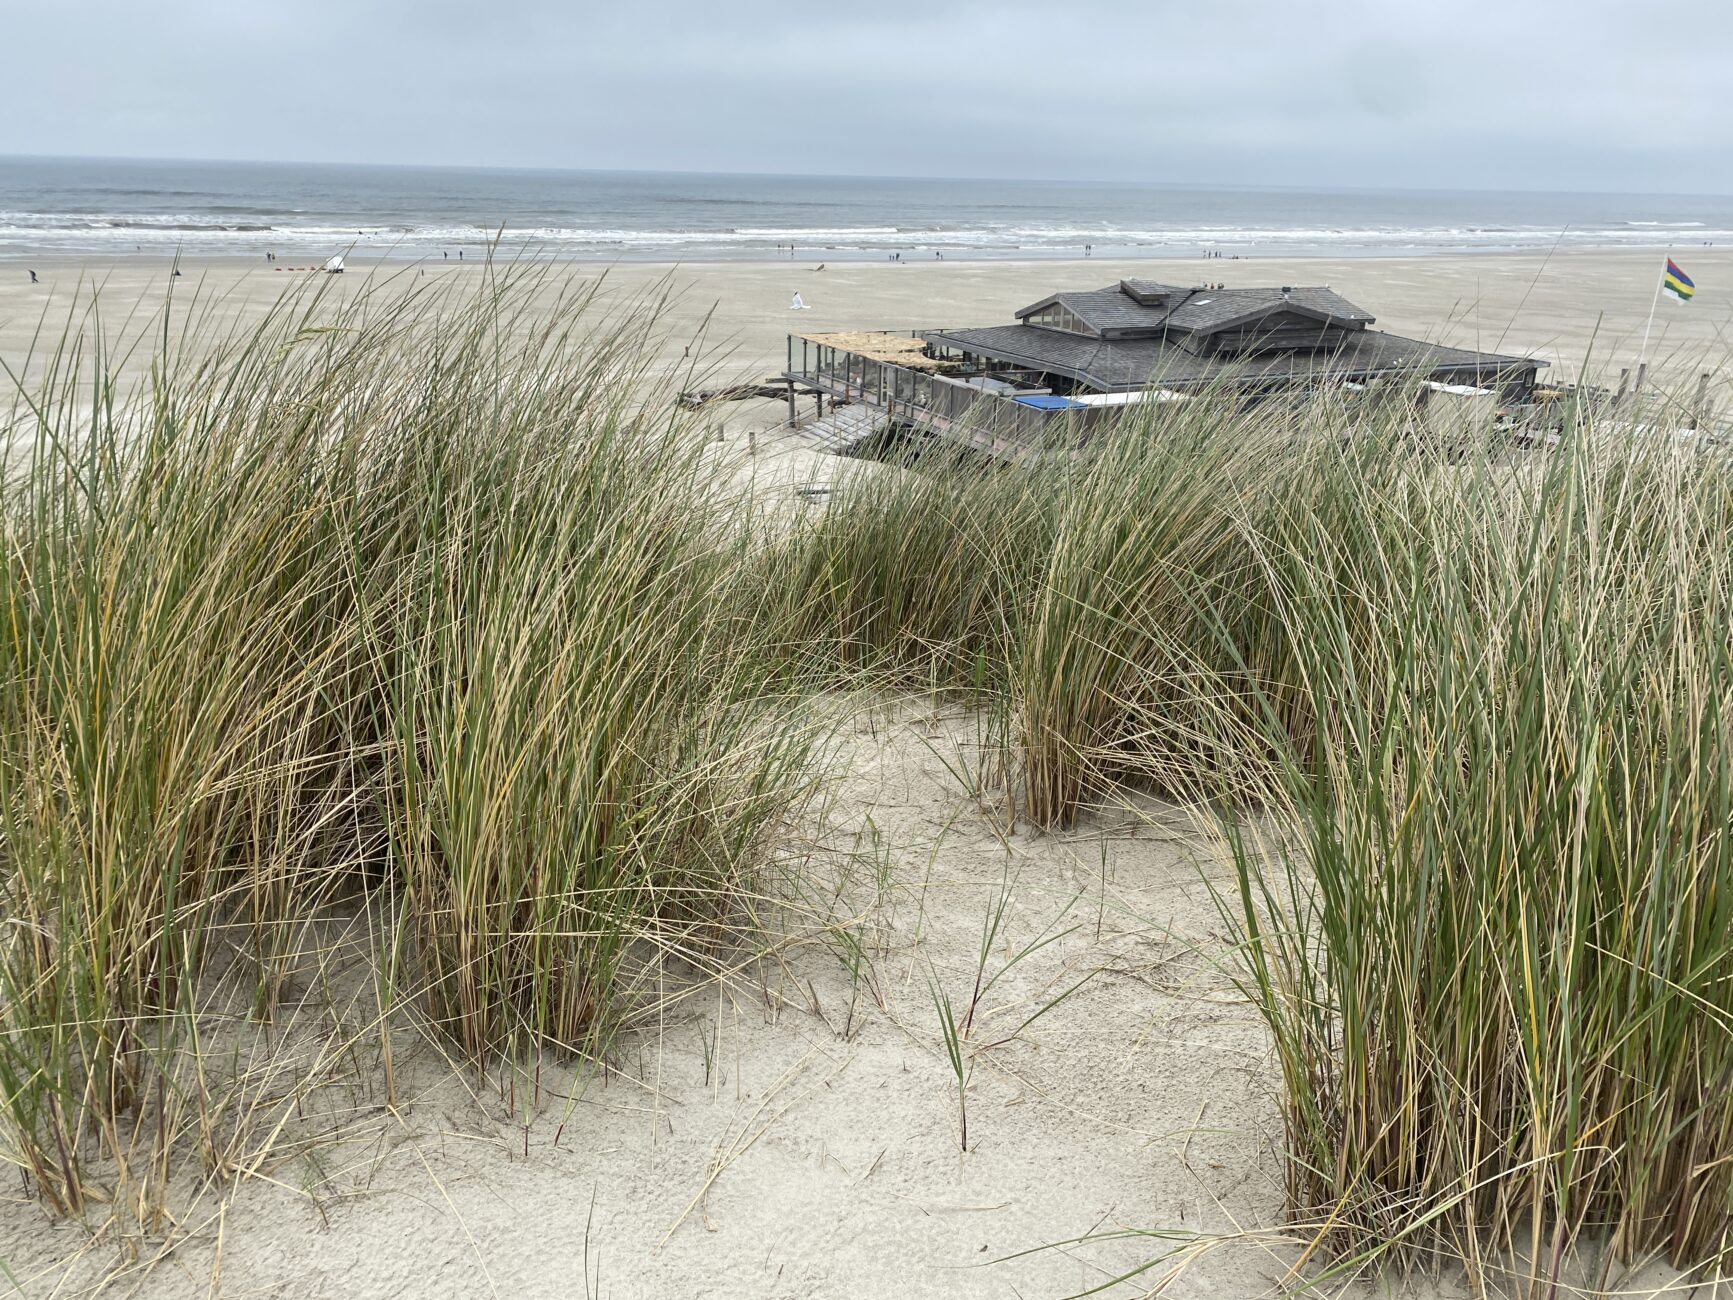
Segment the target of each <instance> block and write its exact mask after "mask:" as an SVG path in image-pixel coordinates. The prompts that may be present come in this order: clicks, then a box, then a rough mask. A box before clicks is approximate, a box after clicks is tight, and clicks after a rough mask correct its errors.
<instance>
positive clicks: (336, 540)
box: [0, 271, 811, 1234]
mask: <svg viewBox="0 0 1733 1300" xmlns="http://www.w3.org/2000/svg"><path fill="white" fill-rule="evenodd" d="M532 301H533V302H534V305H535V310H534V311H531V310H529V308H530V305H531V303H532ZM176 310H177V312H178V311H179V310H180V309H179V308H177V309H176ZM653 311H654V307H653V304H647V305H645V306H644V307H643V309H642V311H641V312H640V313H637V314H627V315H626V316H624V317H622V318H621V319H620V320H619V321H617V322H614V323H609V322H606V321H598V320H597V319H596V316H597V307H596V304H595V303H593V302H592V301H590V299H589V296H588V295H587V294H585V293H565V294H562V293H561V291H560V290H559V287H558V286H557V285H550V283H549V282H548V280H547V279H546V278H545V277H544V276H541V275H538V274H532V273H521V272H515V271H514V272H509V273H507V272H502V273H500V274H497V275H490V276H489V278H488V279H487V280H486V281H485V283H484V284H483V286H482V287H481V288H480V289H478V290H477V291H476V293H475V295H474V296H472V297H464V298H456V297H453V296H451V295H449V294H445V293H428V292H425V291H420V290H418V289H417V288H416V287H415V286H414V285H413V284H403V283H397V284H388V285H386V286H384V287H377V288H372V289H369V290H367V291H366V292H363V293H361V294H359V295H357V296H355V297H353V298H352V299H351V300H349V301H347V302H341V301H337V300H336V299H334V298H332V297H329V296H327V295H324V294H321V293H319V292H317V291H308V292H304V293H300V294H296V295H291V296H290V297H289V298H286V299H285V300H284V301H283V302H282V303H280V304H279V305H278V306H277V307H276V308H275V309H273V310H272V311H271V312H270V313H269V314H268V315H267V317H266V318H265V319H264V320H263V321H262V322H260V323H258V324H257V325H256V326H252V327H249V328H248V330H247V331H246V332H245V333H244V334H240V335H219V336H218V337H215V338H208V339H202V340H201V339H200V337H199V329H200V328H201V327H200V325H199V323H198V322H199V318H200V311H199V309H198V307H197V306H196V305H195V307H194V309H193V311H192V312H191V315H192V317H193V318H194V323H193V324H192V325H191V326H189V327H187V329H188V331H190V332H188V333H186V334H183V333H182V332H181V330H180V328H179V326H178V324H177V327H176V328H175V329H170V328H169V327H168V326H167V325H166V323H165V326H164V329H163V331H162V334H161V335H160V340H159V342H158V343H157V344H156V345H155V346H156V354H155V355H154V356H153V358H152V360H151V365H150V372H149V375H148V378H147V380H146V381H145V382H144V383H143V384H142V386H139V387H137V388H134V389H131V390H128V389H125V388H123V387H122V385H121V384H120V382H119V380H118V379H117V378H116V377H115V376H114V375H113V374H112V373H111V366H112V365H113V364H115V363H114V361H113V359H111V358H110V357H108V356H107V355H106V354H104V353H102V352H101V350H100V349H101V345H102V339H101V336H100V334H96V333H79V332H77V331H74V332H72V333H70V334H69V336H68V338H67V340H66V341H65V342H64V343H63V344H61V345H59V346H58V347H57V349H56V351H55V352H54V354H52V355H50V356H45V357H43V358H40V359H39V361H40V364H41V375H40V378H39V379H36V380H33V381H32V384H31V387H30V388H29V389H28V390H26V397H27V400H24V401H21V402H19V403H17V404H15V407H14V410H15V419H14V425H13V427H12V429H11V430H10V435H11V437H12V439H13V443H14V447H13V453H12V463H11V468H10V474H9V477H8V479H7V482H6V485H5V498H4V503H3V508H0V527H3V528H4V542H5V554H4V564H3V565H0V906H3V908H4V921H5V930H4V934H3V936H0V1106H3V1109H4V1118H5V1120H6V1126H5V1127H6V1129H7V1139H8V1140H7V1150H6V1154H7V1156H8V1158H10V1159H11V1160H13V1161H14V1162H16V1163H17V1164H18V1165H19V1166H20V1167H21V1169H22V1170H23V1171H24V1172H25V1174H26V1176H27V1179H28V1180H29V1182H30V1183H31V1184H32V1185H33V1186H34V1187H35V1188H36V1189H37V1191H38V1192H39V1194H40V1195H41V1196H42V1197H43V1198H44V1200H46V1201H47V1202H48V1203H50V1204H51V1205H53V1206H55V1207H57V1208H59V1209H61V1210H63V1211H67V1212H73V1213H80V1212H85V1211H89V1210H91V1209H92V1207H93V1206H96V1205H102V1206H107V1207H112V1208H111V1209H109V1210H108V1211H107V1212H108V1213H113V1214H115V1215H116V1216H117V1217H118V1219H119V1221H120V1229H119V1230H120V1231H121V1232H122V1233H123V1234H125V1233H128V1232H135V1231H143V1232H152V1231H160V1230H162V1228H163V1225H164V1223H165V1217H164V1216H165V1214H166V1213H168V1212H169V1211H168V1210H167V1207H168V1206H169V1204H170V1203H171V1200H172V1197H171V1195H170V1193H171V1190H172V1189H173V1188H176V1187H181V1188H183V1189H184V1188H185V1186H187V1185H188V1180H189V1179H190V1180H191V1181H192V1182H193V1183H197V1182H199V1181H200V1180H201V1179H202V1180H204V1181H205V1182H206V1183H210V1182H215V1183H217V1184H226V1183H227V1182H228V1181H231V1180H232V1179H233V1178H235V1177H237V1176H239V1175H240V1174H241V1173H243V1172H245V1170H246V1169H247V1168H249V1167H250V1165H249V1164H248V1161H249V1160H250V1159H251V1155H250V1154H249V1153H251V1152H252V1151H253V1150H254V1147H253V1146H252V1145H250V1144H249V1136H248V1134H249V1132H252V1133H254V1134H256V1136H257V1139H258V1141H260V1142H264V1141H268V1139H269V1137H270V1136H271V1134H272V1133H273V1132H274V1131H275V1130H276V1129H277V1128H278V1127H279V1126H280V1125H281V1123H282V1122H283V1117H284V1116H285V1115H286V1114H287V1113H289V1112H290V1111H292V1110H293V1108H294V1107H295V1106H296V1105H297V1104H298V1103H299V1101H300V1099H301V1092H300V1090H299V1085H298V1084H289V1085H286V1086H283V1087H282V1088H280V1089H279V1090H276V1091H270V1090H266V1091H264V1092H260V1091H259V1090H258V1089H256V1088H255V1089H253V1090H252V1091H251V1092H248V1091H247V1090H246V1089H245V1088H239V1085H235V1084H233V1081H232V1080H231V1082H230V1083H229V1084H224V1083H222V1082H221V1081H220V1076H221V1075H222V1074H223V1071H222V1070H221V1069H220V1068H218V1066H217V1065H216V1064H215V1063H213V1061H212V1059H211V1056H210V1043H209V1041H208V1040H209V1039H210V1038H211V1036H212V1035H213V1034H217V1033H220V1034H222V1035H224V1036H225V1038H224V1042H225V1044H226V1045H225V1047H224V1048H223V1050H224V1051H230V1052H232V1050H233V1048H232V1044H231V1043H230V1042H229V1040H231V1039H233V1037H234V1036H235V1035H236V1034H242V1035H244V1034H245V1032H246V1031H245V1029H244V1025H245V1024H248V1023H251V1024H254V1025H261V1026H265V1027H266V1028H267V1030H268V1027H269V1025H270V1023H271V1022H272V1021H273V1020H274V1019H276V1018H277V1017H279V1016H280V1015H284V1014H288V1012H289V1008H290V1007H291V1006H292V1005H298V1003H296V1001H295V1000H296V999H300V1000H302V1001H304V999H305V997H306V993H305V984H306V982H307V981H308V980H309V979H311V978H313V977H314V973H315V971H316V968H317V967H319V965H320V964H321V962H322V961H323V960H324V959H325V954H322V953H320V952H319V951H317V948H316V945H317V943H318V942H319V941H318V939H317V938H316V936H317V935H318V934H319V933H321V929H320V927H321V926H323V925H324V924H325V923H326V922H327V921H328V920H329V918H330V917H331V916H332V915H333V914H334V913H335V912H337V911H341V910H343V909H347V910H348V911H349V912H350V913H353V911H354V909H356V908H360V909H362V910H364V911H366V912H369V913H372V914H373V915H375V916H376V917H377V924H376V927H375V932H376V934H377V936H378V937H377V941H376V942H375V944H374V945H373V947H372V952H373V960H374V961H375V962H376V963H377V965H378V972H377V975H376V984H377V987H378V988H379V989H380V990H381V994H380V997H379V1000H378V1002H379V1005H378V1006H377V1007H376V1008H375V1019H376V1021H378V1022H379V1023H380V1024H381V1025H382V1026H385V1027H383V1028H381V1029H380V1031H379V1033H380V1035H381V1036H382V1039H383V1051H384V1052H385V1067H386V1069H387V1071H389V1028H388V1026H389V1023H390V1021H391V1020H392V1018H393V1016H394V1014H395V1013H396V1011H397V1010H399V1009H401V1010H403V1011H405V1012H413V1013H415V1014H418V1015H419V1016H420V1017H421V1018H422V1019H423V1022H424V1023H427V1024H430V1025H431V1026H432V1027H434V1029H435V1030H436V1032H438V1033H440V1034H441V1035H443V1036H444V1037H445V1038H447V1039H448V1040H449V1041H450V1042H451V1043H452V1044H453V1045H454V1046H455V1047H456V1048H457V1049H458V1050H459V1051H460V1052H461V1053H462V1054H464V1055H465V1056H467V1057H468V1058H469V1059H471V1060H472V1061H474V1062H476V1063H477V1064H478V1065H481V1066H484V1067H485V1064H486V1062H487V1061H488V1060H489V1059H490V1058H491V1057H492V1056H493V1055H495V1054H497V1053H501V1052H507V1053H521V1052H525V1051H544V1050H553V1051H567V1052H587V1053H592V1054H594V1053H599V1052H601V1051H603V1050H604V1049H605V1048H606V1046H607V1043H608V1042H609V1040H610V1037H611V1035H612V1034H613V1033H614V1032H615V1030H616V1029H617V1027H618V1026H619V1024H620V1023H621V1021H622V1019H623V1018H624V1017H625V1016H626V1015H628V1014H629V1013H630V1011H631V1010H632V1008H633V1006H634V1005H635V1003H636V1001H637V1000H638V999H639V997H640V991H641V989H642V988H643V987H645V986H646V985H647V982H648V981H651V980H652V979H653V977H654V975H655V973H656V972H657V971H658V970H665V969H666V966H667V959H668V958H671V957H673V958H678V959H680V962H682V963H687V964H690V963H697V964H698V965H699V966H702V964H703V963H704V961H705V960H706V956H705V954H706V953H710V952H714V951H716V950H717V946H718V945H719V944H725V943H726V942H727V939H728V935H729V934H730V932H731V931H732V930H733V929H734V928H735V926H736V924H737V922H738V920H739V915H740V903H741V898H742V895H743V893H745V892H747V891H750V889H751V888H752V872H753V870H754V866H755V864H756V863H757V862H758V861H759V860H760V858H761V857H762V854H763V852H764V849H765V847H766V836H767V834H768V833H769V832H770V831H771V830H772V829H773V828H774V827H775V826H776V825H777V824H778V823H779V822H780V820H781V819H782V817H783V816H784V815H785V814H786V813H787V812H788V810H789V809H790V808H791V807H792V806H793V805H794V804H795V803H796V802H797V801H798V800H799V799H800V798H801V797H802V796H803V794H804V792H805V791H806V789H807V788H808V786H809V784H810V781H811V769H810V764H809V762H808V747H809V742H810V738H811V733H810V728H809V726H808V724H807V722H806V721H805V719H804V715H803V713H802V711H801V710H800V709H799V708H798V707H791V706H790V702H789V701H787V700H785V699H779V698H775V696H776V691H777V685H776V683H777V682H778V681H779V680H780V677H779V672H778V670H777V669H776V668H775V667H774V666H773V665H768V661H767V653H768V650H767V645H768V643H767V641H766V639H765V637H764V636H762V635H761V634H760V632H759V629H760V628H761V627H763V626H765V625H766V624H767V623H768V622H769V620H767V619H764V618H761V617H759V616H758V614H757V613H756V606H757V604H758V602H759V600H760V596H759V595H758V593H757V592H756V590H755V589H753V588H751V587H749V586H748V585H746V584H744V583H742V581H741V574H742V573H743V572H744V569H743V565H742V563H741V558H740V557H741V555H742V553H743V550H744V548H745V547H746V545H747V544H748V536H747V529H746V524H745V517H744V515H743V514H742V512H741V511H740V510H738V509H737V508H736V507H735V506H733V505H730V504H729V503H728V502H726V501H725V500H724V499H723V498H722V497H720V496H719V495H718V494H715V493H713V492H709V491H707V490H706V489H705V488H704V487H703V485H702V482H701V471H700V469H699V465H698V456H699V454H700V448H701V447H702V445H703V440H702V439H701V438H700V437H697V436H695V435H694V433H693V431H692V430H690V429H688V428H687V427H686V426H684V425H683V424H681V423H679V422H678V420H677V418H676V417H675V416H673V415H672V414H670V413H669V411H668V409H667V408H666V407H664V406H662V405H661V404H659V403H658V404H655V405H649V406H645V405H641V402H642V398H643V395H644V392H645V391H646V385H645V384H644V382H643V381H644V380H645V367H646V365H647V364H648V363H647V361H646V358H647V357H648V356H650V355H651V353H650V351H649V349H648V347H647V346H646V343H645V339H646V337H649V335H647V333H646V330H647V329H648V328H649V326H648V325H647V322H648V321H649V320H650V319H651V318H652V317H653ZM205 319H206V322H207V324H206V327H207V328H208V327H209V318H208V317H206V318H205ZM164 320H165V322H166V321H167V320H168V316H167V314H166V313H165V316H164ZM177 322H178V317H177ZM135 360H136V358H135ZM296 990H300V991H298V992H297V991H296ZM302 1082H305V1081H302ZM225 1088H226V1089H228V1091H225ZM237 1088H239V1090H238V1091H237V1090H236V1089H237ZM243 1093H244V1094H245V1095H244V1096H243V1095H242V1094H243ZM387 1095H388V1096H389V1082H387Z"/></svg>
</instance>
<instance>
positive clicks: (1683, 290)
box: [1661, 257, 1697, 302]
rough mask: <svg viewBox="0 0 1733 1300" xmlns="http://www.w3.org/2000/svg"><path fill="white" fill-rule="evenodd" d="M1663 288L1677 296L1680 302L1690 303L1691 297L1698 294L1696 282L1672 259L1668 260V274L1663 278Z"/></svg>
mask: <svg viewBox="0 0 1733 1300" xmlns="http://www.w3.org/2000/svg"><path fill="white" fill-rule="evenodd" d="M1661 287H1662V288H1663V289H1666V290H1667V291H1668V292H1670V293H1674V294H1677V295H1678V297H1679V301H1680V302H1690V301H1691V295H1692V294H1694V293H1696V292H1697V284H1696V281H1694V280H1692V279H1691V277H1690V276H1688V275H1686V274H1685V272H1684V271H1682V270H1681V269H1680V268H1679V264H1678V263H1677V262H1675V261H1674V260H1673V259H1672V258H1670V257H1669V258H1668V259H1667V270H1666V273H1665V274H1664V275H1663V276H1662V277H1661Z"/></svg>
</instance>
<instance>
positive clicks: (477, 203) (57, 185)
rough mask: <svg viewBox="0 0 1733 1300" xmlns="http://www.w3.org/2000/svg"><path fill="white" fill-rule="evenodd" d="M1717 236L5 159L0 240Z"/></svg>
mask: <svg viewBox="0 0 1733 1300" xmlns="http://www.w3.org/2000/svg"><path fill="white" fill-rule="evenodd" d="M1728 242H1733V197H1730V196H1727V195H1687V194H1671V195H1661V194H1654V195H1648V194H1594V193H1580V194H1565V193H1538V192H1534V193H1531V192H1515V191H1510V192H1498V191H1463V190H1378V189H1292V188H1288V189H1268V188H1257V187H1221V186H1195V185H1184V184H1144V183H1130V182H1125V183H1120V182H1061V181H1035V180H915V179H898V178H872V177H840V176H769V175H738V174H734V175H721V174H716V175H712V174H699V173H672V172H604V171H533V170H521V169H504V168H458V167H439V168H432V167H397V166H359V165H329V164H290V163H245V162H174V161H150V160H141V159H125V160H122V159H91V158H4V157H0V258H7V259H12V260H16V259H20V258H28V257H43V256H55V257H102V258H112V257H123V256H127V255H150V256H158V257H160V256H164V255H172V254H174V253H177V252H178V253H180V254H183V255H187V256H197V257H210V256H234V257H251V258H261V257H263V256H264V255H265V254H267V253H272V254H275V255H277V256H278V257H279V258H310V257H329V256H332V255H336V254H343V255H347V256H356V255H360V256H363V257H369V258H373V257H379V258H405V259H414V258H433V259H436V260H437V259H442V258H455V257H457V256H458V254H459V253H462V254H463V255H464V256H465V257H476V256H482V255H485V254H486V252H487V250H488V248H489V247H490V245H495V244H497V245H498V246H499V247H502V248H504V249H505V250H507V251H508V252H509V253H510V254H511V255H513V256H525V255H529V256H546V257H555V258H566V259H576V260H590V261H619V260H636V261H657V262H712V261H740V260H771V259H775V258H795V259H821V260H830V261H838V262H841V261H851V260H865V261H874V260H877V261H884V260H889V259H892V258H898V257H900V258H901V259H902V260H904V261H911V260H933V259H936V258H947V259H1002V260H1026V259H1034V258H1074V257H1078V256H1081V255H1084V254H1085V253H1088V254H1091V255H1094V256H1100V257H1110V258H1116V259H1124V258H1128V257H1149V258H1164V257H1170V258H1195V257H1199V256H1201V255H1203V254H1204V253H1209V252H1213V253H1219V254H1221V255H1223V256H1229V257H1231V256H1234V255H1242V256H1255V255H1262V256H1271V255H1284V254H1285V255H1318V254H1326V255H1333V256H1380V255H1385V256H1388V255H1416V254H1428V253H1455V252H1503V251H1521V250H1528V249H1549V248H1554V247H1559V248H1567V249H1568V248H1633V249H1636V248H1659V247H1663V246H1670V247H1673V248H1681V247H1689V246H1691V245H1702V244H1721V243H1728Z"/></svg>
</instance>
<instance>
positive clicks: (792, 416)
mask: <svg viewBox="0 0 1733 1300" xmlns="http://www.w3.org/2000/svg"><path fill="white" fill-rule="evenodd" d="M788 427H789V428H791V429H798V428H799V427H800V413H799V412H798V411H796V410H795V409H794V380H792V379H791V380H789V381H788Z"/></svg>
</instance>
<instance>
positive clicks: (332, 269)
mask: <svg viewBox="0 0 1733 1300" xmlns="http://www.w3.org/2000/svg"><path fill="white" fill-rule="evenodd" d="M325 274H326V275H342V274H343V258H342V256H341V255H338V256H337V257H333V258H332V259H331V260H330V261H328V262H326V263H325Z"/></svg>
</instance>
